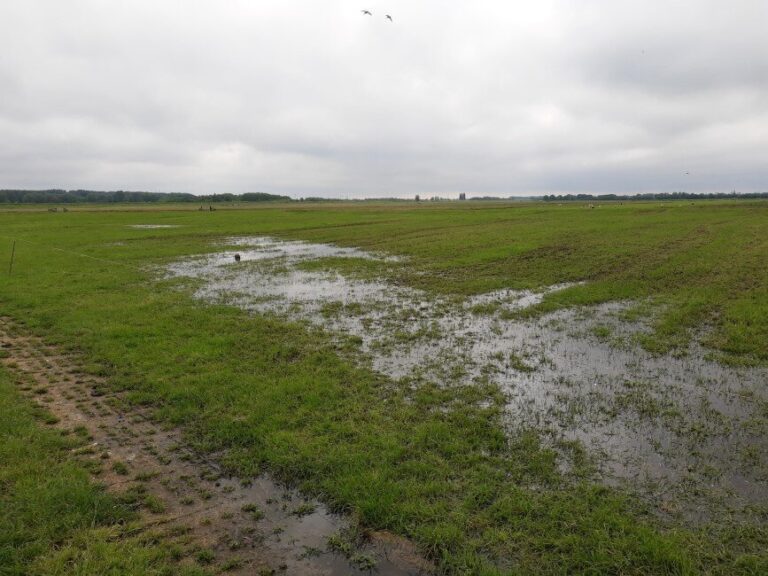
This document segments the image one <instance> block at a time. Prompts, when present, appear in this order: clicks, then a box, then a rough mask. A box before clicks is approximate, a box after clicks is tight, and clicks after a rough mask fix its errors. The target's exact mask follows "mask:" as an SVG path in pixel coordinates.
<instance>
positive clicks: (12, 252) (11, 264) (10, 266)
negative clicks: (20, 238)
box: [8, 240, 16, 276]
mask: <svg viewBox="0 0 768 576" xmlns="http://www.w3.org/2000/svg"><path fill="white" fill-rule="evenodd" d="M15 256H16V240H14V241H13V248H11V263H10V264H9V265H8V276H10V275H11V274H12V273H13V258H14V257H15Z"/></svg>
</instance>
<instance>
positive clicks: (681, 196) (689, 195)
mask: <svg viewBox="0 0 768 576" xmlns="http://www.w3.org/2000/svg"><path fill="white" fill-rule="evenodd" d="M542 198H543V200H544V201H545V202H571V201H576V202H578V201H584V200H588V201H595V200H601V201H605V202H607V201H609V200H621V201H624V200H628V201H632V200H717V199H728V198H768V192H746V193H739V192H730V193H724V192H716V193H710V194H695V193H693V192H661V193H657V194H654V193H650V194H635V195H633V196H620V195H618V194H599V195H594V194H565V195H557V196H555V195H554V194H549V195H546V196H543V197H542Z"/></svg>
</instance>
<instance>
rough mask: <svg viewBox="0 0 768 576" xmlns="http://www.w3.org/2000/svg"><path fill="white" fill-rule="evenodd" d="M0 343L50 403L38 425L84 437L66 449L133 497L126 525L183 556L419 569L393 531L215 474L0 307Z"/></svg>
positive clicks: (421, 563) (282, 569) (269, 569)
mask: <svg viewBox="0 0 768 576" xmlns="http://www.w3.org/2000/svg"><path fill="white" fill-rule="evenodd" d="M0 346H2V349H3V350H4V354H3V355H2V359H1V360H2V363H3V364H4V365H5V367H6V368H8V369H9V370H10V371H11V373H12V374H14V376H15V378H16V380H17V382H18V383H19V388H20V389H21V390H22V391H23V392H24V393H25V394H26V395H27V396H28V397H29V398H30V399H31V400H32V401H34V402H37V403H39V404H40V405H42V406H44V407H45V408H46V409H47V410H48V411H49V412H50V413H51V414H52V415H53V418H50V419H48V423H49V425H53V426H56V427H57V428H59V429H60V430H62V431H63V432H66V433H72V434H78V435H80V436H82V437H84V438H86V440H87V441H86V445H85V446H84V447H83V448H79V449H77V450H76V453H75V454H74V456H76V457H77V458H79V459H81V460H83V461H84V462H85V463H86V464H87V465H88V467H89V469H90V470H92V472H93V474H94V476H95V479H96V481H97V482H100V483H103V484H104V486H105V487H106V489H107V490H109V491H110V492H113V493H117V494H120V495H123V496H124V497H126V498H127V499H128V501H130V502H133V503H134V505H135V507H136V509H137V511H138V512H139V514H140V516H139V521H138V522H137V523H136V525H135V529H136V530H137V531H149V530H153V531H155V532H157V533H159V534H160V535H161V536H162V537H164V538H166V539H170V540H172V541H174V542H176V543H177V544H178V545H179V547H180V548H179V549H180V550H181V551H182V553H183V555H185V556H186V557H187V558H186V559H185V560H183V561H189V562H199V563H204V564H205V565H207V566H209V567H210V569H212V570H213V571H214V572H224V571H226V573H227V574H303V575H309V576H314V575H317V576H320V575H331V574H333V575H337V574H350V575H355V574H371V573H376V574H381V575H387V576H406V575H423V574H429V573H431V569H432V567H431V565H430V564H429V563H428V562H426V561H425V560H424V559H422V558H421V557H420V556H419V555H418V553H417V552H416V549H415V547H414V546H413V545H412V544H411V543H409V542H407V541H406V540H404V539H402V538H398V537H396V536H394V535H392V534H387V533H380V532H375V533H370V532H365V531H364V530H362V529H360V528H359V527H358V526H356V525H355V524H354V523H353V522H352V521H351V520H350V519H348V518H344V517H341V516H338V515H335V514H331V513H329V512H328V511H327V510H326V509H325V508H324V507H323V505H322V504H320V503H319V502H316V501H313V500H309V499H305V498H303V497H302V496H301V495H300V494H298V493H296V492H295V491H292V490H290V489H288V488H286V487H283V486H280V485H278V484H276V483H275V482H273V481H272V480H271V479H270V478H268V477H266V476H262V477H259V478H253V479H237V478H229V477H225V476H223V475H222V473H221V471H220V468H219V467H218V466H217V464H216V462H214V461H212V460H210V459H207V458H205V457H203V456H201V455H200V454H196V453H195V452H193V451H191V450H189V449H188V448H187V447H185V444H184V441H183V438H182V435H181V433H180V431H179V430H175V429H166V428H161V427H158V426H157V425H156V424H155V423H153V422H152V420H151V418H150V417H149V415H148V414H147V413H145V412H142V411H141V410H139V409H134V408H126V404H125V403H124V402H123V401H122V399H121V397H120V395H119V394H115V393H114V392H112V391H110V387H109V385H108V382H106V381H105V380H104V379H102V378H98V377H95V376H92V375H89V374H86V373H85V372H84V371H83V370H81V369H80V368H79V364H78V359H77V358H74V357H72V356H68V355H65V354H62V352H61V351H60V350H58V349H57V348H55V347H52V346H49V345H46V344H45V343H44V342H43V341H42V340H41V339H40V338H37V337H35V336H32V335H31V334H29V333H28V332H27V331H26V330H25V329H24V327H23V326H22V325H20V324H18V323H15V322H14V321H13V320H11V319H10V318H0Z"/></svg>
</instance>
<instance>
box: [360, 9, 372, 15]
mask: <svg viewBox="0 0 768 576" xmlns="http://www.w3.org/2000/svg"><path fill="white" fill-rule="evenodd" d="M360 12H362V13H363V14H367V15H368V16H373V14H371V13H370V12H369V11H368V10H360Z"/></svg>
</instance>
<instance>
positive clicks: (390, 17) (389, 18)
mask: <svg viewBox="0 0 768 576" xmlns="http://www.w3.org/2000/svg"><path fill="white" fill-rule="evenodd" d="M387 20H389V21H390V22H394V20H392V16H390V15H389V14H387Z"/></svg>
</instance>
